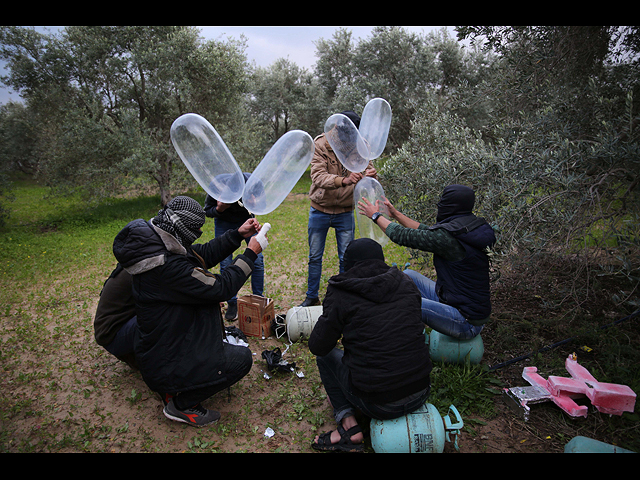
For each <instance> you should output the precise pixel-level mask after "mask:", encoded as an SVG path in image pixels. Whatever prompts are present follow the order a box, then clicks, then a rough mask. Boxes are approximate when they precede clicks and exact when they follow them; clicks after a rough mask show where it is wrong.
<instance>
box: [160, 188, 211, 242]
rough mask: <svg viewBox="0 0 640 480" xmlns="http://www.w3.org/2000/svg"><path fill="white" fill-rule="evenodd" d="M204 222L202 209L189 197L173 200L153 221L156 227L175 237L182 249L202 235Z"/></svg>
mask: <svg viewBox="0 0 640 480" xmlns="http://www.w3.org/2000/svg"><path fill="white" fill-rule="evenodd" d="M204 221H205V213H204V209H203V208H202V206H201V205H200V204H199V203H198V202H197V201H195V200H194V199H193V198H190V197H176V198H174V199H173V200H171V201H170V202H169V203H167V204H166V205H165V207H164V208H163V209H162V210H160V211H158V215H156V217H155V218H154V219H153V223H154V224H155V225H156V226H157V227H159V228H161V229H162V230H164V231H165V232H168V233H170V234H171V235H173V236H174V237H176V240H178V242H180V244H181V245H182V246H183V247H188V246H189V245H191V244H192V243H193V242H194V241H195V240H196V239H197V238H199V237H200V235H202V230H201V228H202V226H203V225H204Z"/></svg>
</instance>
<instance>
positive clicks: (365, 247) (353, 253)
mask: <svg viewBox="0 0 640 480" xmlns="http://www.w3.org/2000/svg"><path fill="white" fill-rule="evenodd" d="M363 260H382V261H384V252H383V251H382V247H381V246H380V244H379V243H378V242H376V241H375V240H371V239H370V238H357V239H355V240H352V241H351V242H350V243H349V245H348V246H347V249H346V250H345V252H344V269H345V271H347V270H349V269H350V268H351V267H353V266H354V265H355V264H356V263H358V262H361V261H363Z"/></svg>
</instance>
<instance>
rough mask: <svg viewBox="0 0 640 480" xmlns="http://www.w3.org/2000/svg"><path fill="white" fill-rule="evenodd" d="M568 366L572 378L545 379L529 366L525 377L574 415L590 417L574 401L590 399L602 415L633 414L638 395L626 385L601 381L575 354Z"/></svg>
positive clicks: (524, 372)
mask: <svg viewBox="0 0 640 480" xmlns="http://www.w3.org/2000/svg"><path fill="white" fill-rule="evenodd" d="M565 367H566V369H567V371H568V372H569V374H570V375H571V378H566V377H556V376H550V377H549V379H548V380H545V379H544V378H542V377H541V376H540V375H538V373H537V368H536V367H525V369H524V370H523V372H522V377H523V378H524V379H525V380H527V381H528V382H529V383H530V384H531V385H537V386H539V387H542V388H544V389H546V390H547V391H548V392H549V393H550V394H551V399H552V400H553V402H554V403H555V404H556V405H558V406H559V407H560V408H562V409H563V410H564V411H565V412H567V413H568V414H569V415H571V416H574V417H576V416H582V417H586V416H587V407H586V406H579V405H577V404H576V403H575V402H574V401H573V398H578V397H581V396H586V397H587V398H588V399H589V400H590V401H591V404H592V405H593V406H595V407H596V408H597V409H598V411H600V412H602V413H608V414H613V415H622V413H623V412H633V410H634V407H635V403H636V394H635V393H634V392H633V390H631V388H629V387H628V386H626V385H618V384H614V383H601V382H598V381H597V380H596V379H595V378H594V377H593V375H591V373H589V371H588V370H587V369H586V368H584V367H583V366H582V365H580V364H579V363H578V362H577V360H576V357H575V355H569V357H568V358H567V360H566V361H565Z"/></svg>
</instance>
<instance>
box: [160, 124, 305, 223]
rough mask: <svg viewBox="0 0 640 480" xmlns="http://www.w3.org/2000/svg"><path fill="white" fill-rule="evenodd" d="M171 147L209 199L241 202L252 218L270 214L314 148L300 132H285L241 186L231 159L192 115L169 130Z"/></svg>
mask: <svg viewBox="0 0 640 480" xmlns="http://www.w3.org/2000/svg"><path fill="white" fill-rule="evenodd" d="M171 142H172V143H173V146H174V148H175V149H176V151H177V152H178V155H179V156H180V158H181V159H182V161H183V162H184V164H185V165H186V167H187V168H188V169H189V171H190V172H191V175H193V178H195V179H196V181H197V182H198V183H199V184H200V186H201V187H202V188H203V189H204V190H205V191H206V192H207V193H208V194H209V195H210V196H211V197H213V198H215V199H216V200H219V201H221V202H224V203H234V202H237V201H238V200H240V199H241V198H242V202H243V204H244V206H245V208H246V209H247V210H248V211H250V212H251V213H253V214H255V215H266V214H268V213H271V212H272V211H273V210H275V209H276V208H277V207H278V206H279V205H280V204H281V203H282V202H283V200H284V199H285V197H286V196H287V195H288V194H289V192H291V190H292V189H293V187H294V186H295V184H296V183H297V182H298V180H300V177H302V175H303V174H304V172H305V171H306V169H307V168H308V167H309V164H310V163H311V157H313V151H314V143H313V139H312V138H311V136H310V135H309V134H308V133H306V132H303V131H302V130H291V131H290V132H287V133H285V134H284V135H283V136H282V137H280V138H279V139H278V141H277V142H276V143H275V144H274V145H273V146H272V147H271V149H270V150H269V152H268V153H267V154H266V155H265V157H264V158H263V159H262V161H261V162H260V164H259V165H258V166H257V167H256V169H255V171H254V172H253V174H251V177H250V178H249V180H247V182H246V184H245V181H244V176H243V174H242V171H241V170H240V167H239V166H238V163H237V162H236V160H235V158H234V157H233V155H232V154H231V152H230V151H229V149H228V148H227V146H226V145H225V143H224V141H223V140H222V138H220V135H218V132H216V130H215V128H213V126H212V125H211V124H210V123H209V122H208V121H207V120H206V119H204V118H203V117H201V116H200V115H197V114H195V113H187V114H186V115H182V116H181V117H179V118H178V119H176V120H175V121H174V122H173V125H171Z"/></svg>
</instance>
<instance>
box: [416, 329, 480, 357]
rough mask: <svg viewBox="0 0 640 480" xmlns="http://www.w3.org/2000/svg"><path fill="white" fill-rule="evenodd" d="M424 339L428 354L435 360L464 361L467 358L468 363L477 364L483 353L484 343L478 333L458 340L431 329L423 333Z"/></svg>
mask: <svg viewBox="0 0 640 480" xmlns="http://www.w3.org/2000/svg"><path fill="white" fill-rule="evenodd" d="M425 341H426V343H428V344H429V356H430V357H431V360H433V361H435V362H446V363H465V362H466V361H467V358H468V359H469V362H470V363H472V364H478V363H480V360H482V356H483V355H484V343H483V342H482V337H481V336H480V335H476V336H475V337H473V338H470V339H467V340H458V339H457V338H453V337H450V336H448V335H443V334H442V333H440V332H436V331H435V330H431V332H430V333H428V334H425Z"/></svg>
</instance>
